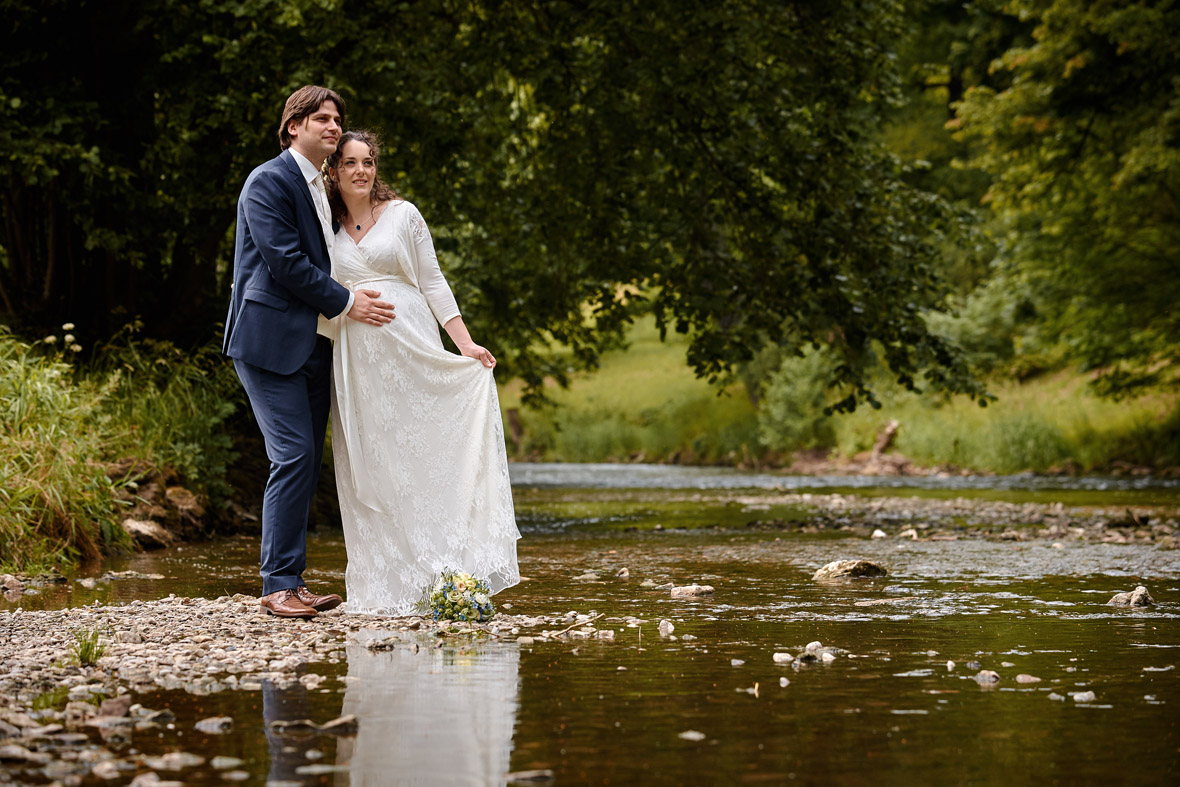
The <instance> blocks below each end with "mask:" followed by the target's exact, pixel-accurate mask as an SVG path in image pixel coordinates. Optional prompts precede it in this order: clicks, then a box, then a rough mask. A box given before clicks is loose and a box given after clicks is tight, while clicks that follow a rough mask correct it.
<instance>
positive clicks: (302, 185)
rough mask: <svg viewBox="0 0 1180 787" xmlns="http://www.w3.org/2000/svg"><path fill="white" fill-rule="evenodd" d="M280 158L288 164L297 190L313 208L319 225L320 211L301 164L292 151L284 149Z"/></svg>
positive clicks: (308, 205)
mask: <svg viewBox="0 0 1180 787" xmlns="http://www.w3.org/2000/svg"><path fill="white" fill-rule="evenodd" d="M279 158H281V159H282V160H283V163H285V164H286V165H287V171H288V172H289V173H290V175H291V177H292V178H293V179H294V182H295V185H296V188H295V190H296V191H297V192H299V193H300V194H302V195H303V201H304V202H306V203H307V207H309V208H311V212H312V214H313V215H314V216H315V217H316V224H317V225H319V223H320V221H319V216H320V212H319V211H318V210H317V209H316V206H315V203H314V202H312V201H311V189H309V188H308V186H307V181H306V180H304V179H303V170H301V169H299V164H297V163H296V162H295V158H294V157H293V156H292V155H291V151H289V150H284V151H283V152H282V153H280V154H279Z"/></svg>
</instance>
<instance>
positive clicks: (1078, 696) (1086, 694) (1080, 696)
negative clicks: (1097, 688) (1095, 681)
mask: <svg viewBox="0 0 1180 787" xmlns="http://www.w3.org/2000/svg"><path fill="white" fill-rule="evenodd" d="M1097 699H1098V695H1097V694H1095V693H1094V692H1092V691H1078V692H1074V694H1073V701H1074V702H1082V703H1085V702H1094V701H1095V700H1097Z"/></svg>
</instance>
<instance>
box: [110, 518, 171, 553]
mask: <svg viewBox="0 0 1180 787" xmlns="http://www.w3.org/2000/svg"><path fill="white" fill-rule="evenodd" d="M123 529H124V530H126V531H127V533H128V534H130V536H131V537H132V538H134V539H135V543H137V544H139V545H140V546H141V547H143V548H144V549H163V548H164V547H166V546H170V545H171V544H172V542H173V541H175V540H176V539H175V538H173V536H172V534H171V533H169V532H168V531H167V530H165V529H164V528H163V527H161V526H160V525H158V524H156V523H155V522H153V521H151V520H150V519H130V518H128V519H124V520H123Z"/></svg>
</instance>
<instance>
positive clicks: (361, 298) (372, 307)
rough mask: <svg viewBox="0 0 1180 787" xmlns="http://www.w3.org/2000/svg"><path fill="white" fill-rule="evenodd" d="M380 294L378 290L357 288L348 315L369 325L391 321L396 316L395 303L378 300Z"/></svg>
mask: <svg viewBox="0 0 1180 787" xmlns="http://www.w3.org/2000/svg"><path fill="white" fill-rule="evenodd" d="M380 296H381V293H379V292H377V290H357V291H356V299H355V300H354V301H353V303H352V308H351V309H349V310H348V316H349V317H350V318H351V319H353V320H356V321H357V322H363V323H366V324H367V325H385V324H386V323H388V322H390V321H391V320H393V318H394V313H393V304H392V303H386V302H385V301H379V300H377V298H379V297H380Z"/></svg>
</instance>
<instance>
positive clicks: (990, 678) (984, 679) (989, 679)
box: [975, 669, 1000, 686]
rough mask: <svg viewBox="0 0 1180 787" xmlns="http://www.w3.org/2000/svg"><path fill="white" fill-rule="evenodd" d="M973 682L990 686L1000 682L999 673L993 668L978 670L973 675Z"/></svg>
mask: <svg viewBox="0 0 1180 787" xmlns="http://www.w3.org/2000/svg"><path fill="white" fill-rule="evenodd" d="M975 682H976V683H978V684H979V685H980V686H990V685H992V684H994V683H999V682H1000V675H999V673H997V672H995V671H993V670H989V669H985V670H980V671H979V672H978V673H976V675H975Z"/></svg>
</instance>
